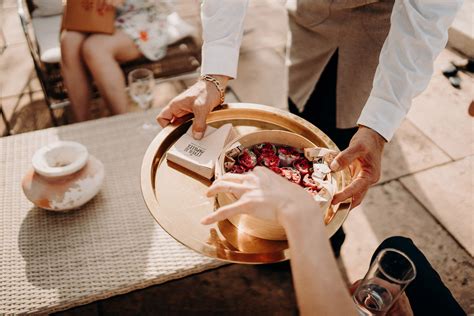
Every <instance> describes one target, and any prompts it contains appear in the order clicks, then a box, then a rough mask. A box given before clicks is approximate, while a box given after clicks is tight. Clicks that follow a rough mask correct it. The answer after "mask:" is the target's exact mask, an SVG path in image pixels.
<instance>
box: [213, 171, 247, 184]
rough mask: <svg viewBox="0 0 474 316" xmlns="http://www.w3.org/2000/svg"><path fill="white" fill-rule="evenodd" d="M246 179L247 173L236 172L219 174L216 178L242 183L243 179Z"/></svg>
mask: <svg viewBox="0 0 474 316" xmlns="http://www.w3.org/2000/svg"><path fill="white" fill-rule="evenodd" d="M247 179H248V175H247V174H238V173H230V172H228V173H224V174H223V175H222V176H220V177H219V178H218V179H217V180H223V181H231V182H237V183H242V182H244V181H245V180H247Z"/></svg>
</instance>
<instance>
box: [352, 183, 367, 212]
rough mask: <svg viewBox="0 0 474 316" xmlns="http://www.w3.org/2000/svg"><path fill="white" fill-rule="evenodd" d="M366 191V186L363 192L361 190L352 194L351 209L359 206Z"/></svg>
mask: <svg viewBox="0 0 474 316" xmlns="http://www.w3.org/2000/svg"><path fill="white" fill-rule="evenodd" d="M367 191H368V188H367V190H366V191H364V192H361V193H359V194H354V196H353V197H352V203H351V210H352V209H354V208H356V207H357V206H359V205H360V203H362V201H363V200H364V197H365V195H366V194H367Z"/></svg>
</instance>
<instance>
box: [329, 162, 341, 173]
mask: <svg viewBox="0 0 474 316" xmlns="http://www.w3.org/2000/svg"><path fill="white" fill-rule="evenodd" d="M329 167H330V168H331V170H332V171H337V170H339V168H340V166H339V163H338V162H337V160H333V161H332V162H331V165H330V166H329Z"/></svg>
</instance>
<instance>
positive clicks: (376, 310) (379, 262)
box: [352, 248, 416, 316]
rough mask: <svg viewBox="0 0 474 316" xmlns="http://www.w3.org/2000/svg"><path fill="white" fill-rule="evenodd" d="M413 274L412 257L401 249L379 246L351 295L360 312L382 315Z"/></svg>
mask: <svg viewBox="0 0 474 316" xmlns="http://www.w3.org/2000/svg"><path fill="white" fill-rule="evenodd" d="M415 277H416V268H415V265H414V264H413V261H411V260H410V258H408V257H407V255H405V254H404V253H403V252H401V251H399V250H396V249H392V248H387V249H384V250H382V251H381V252H380V253H379V254H378V255H377V257H376V258H375V260H374V262H373V263H372V264H371V265H370V268H369V271H367V274H366V275H365V277H364V279H363V280H362V281H361V282H360V284H359V286H358V287H357V289H356V291H355V292H354V294H353V296H352V298H353V300H354V302H355V304H356V308H357V311H358V312H359V314H360V315H361V316H369V315H370V316H372V315H377V316H379V315H385V314H386V313H387V312H388V311H389V310H390V308H391V307H392V306H393V304H394V303H395V302H396V301H397V299H398V298H399V297H400V295H401V294H402V293H403V291H404V290H405V288H406V287H407V286H408V284H410V282H411V281H413V280H414V279H415Z"/></svg>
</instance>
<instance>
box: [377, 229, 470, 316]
mask: <svg viewBox="0 0 474 316" xmlns="http://www.w3.org/2000/svg"><path fill="white" fill-rule="evenodd" d="M386 248H394V249H397V250H400V251H401V252H403V253H405V254H406V255H407V256H408V257H409V258H410V259H411V260H412V261H413V263H414V264H415V267H416V272H417V275H416V278H415V279H414V280H413V281H412V282H411V283H410V284H409V285H408V287H407V288H406V290H405V292H406V294H407V296H408V299H409V300H410V305H411V308H412V310H413V313H414V315H415V316H416V315H451V316H456V315H466V313H465V312H464V311H463V310H462V308H461V307H460V306H459V304H458V302H456V300H455V299H454V297H453V295H452V294H451V292H450V291H449V289H448V288H447V287H446V286H445V285H444V284H443V281H442V280H441V278H440V276H439V274H438V273H437V272H436V270H434V269H433V267H432V266H431V264H430V263H429V262H428V259H426V257H425V256H424V255H423V253H422V252H421V251H420V250H419V249H418V248H417V247H416V246H415V244H414V243H413V241H412V240H411V239H409V238H405V237H398V236H397V237H390V238H387V239H385V240H384V241H383V242H382V243H381V244H380V246H379V247H378V248H377V250H375V253H374V255H373V256H372V260H371V262H372V261H374V259H375V257H376V256H377V254H378V253H379V252H380V251H382V250H383V249H386Z"/></svg>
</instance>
